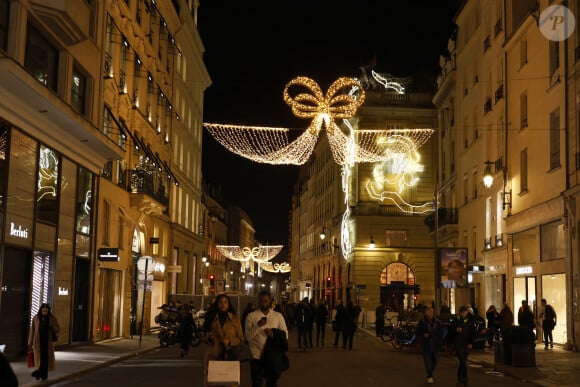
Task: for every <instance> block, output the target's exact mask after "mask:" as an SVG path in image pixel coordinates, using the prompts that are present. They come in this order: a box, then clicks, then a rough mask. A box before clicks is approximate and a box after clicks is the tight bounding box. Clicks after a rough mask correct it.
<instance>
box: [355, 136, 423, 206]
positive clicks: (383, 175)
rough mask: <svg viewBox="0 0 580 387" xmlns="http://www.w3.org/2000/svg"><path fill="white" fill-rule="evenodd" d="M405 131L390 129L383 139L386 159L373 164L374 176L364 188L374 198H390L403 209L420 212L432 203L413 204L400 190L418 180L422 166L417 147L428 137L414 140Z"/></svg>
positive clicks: (381, 199)
mask: <svg viewBox="0 0 580 387" xmlns="http://www.w3.org/2000/svg"><path fill="white" fill-rule="evenodd" d="M407 131H408V130H405V129H399V130H397V131H396V130H393V134H392V135H390V136H388V137H387V138H385V139H384V140H383V141H385V142H386V143H388V144H389V148H388V149H387V151H386V157H385V160H384V161H382V162H379V163H377V165H375V167H374V168H373V179H372V180H369V181H368V182H367V184H366V189H367V192H368V193H369V195H370V196H371V197H372V198H374V199H376V200H379V201H386V200H389V201H391V202H392V203H393V204H394V205H395V206H397V207H398V208H399V209H400V210H401V211H403V212H406V213H415V214H421V213H425V212H428V211H433V203H432V202H427V203H424V204H421V205H412V204H410V203H407V202H406V201H405V199H404V198H403V196H402V194H403V192H404V191H405V190H406V189H407V188H409V187H412V186H414V185H415V184H416V183H417V181H419V177H418V176H417V173H419V172H423V169H424V168H423V165H421V164H420V160H421V155H420V154H419V152H418V151H417V148H418V147H419V146H420V145H422V143H421V141H427V140H428V138H429V135H427V134H425V136H424V137H423V138H418V139H417V140H415V141H413V140H412V139H411V138H409V136H408V135H407V133H406V132H407ZM419 131H420V130H419ZM397 132H398V133H397Z"/></svg>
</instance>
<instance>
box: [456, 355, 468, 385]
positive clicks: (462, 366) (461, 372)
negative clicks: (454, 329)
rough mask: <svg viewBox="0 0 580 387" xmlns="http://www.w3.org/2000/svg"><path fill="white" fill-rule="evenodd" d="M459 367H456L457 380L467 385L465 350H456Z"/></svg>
mask: <svg viewBox="0 0 580 387" xmlns="http://www.w3.org/2000/svg"><path fill="white" fill-rule="evenodd" d="M457 359H459V367H457V381H458V382H460V383H463V384H465V385H467V351H465V350H463V351H458V352H457Z"/></svg>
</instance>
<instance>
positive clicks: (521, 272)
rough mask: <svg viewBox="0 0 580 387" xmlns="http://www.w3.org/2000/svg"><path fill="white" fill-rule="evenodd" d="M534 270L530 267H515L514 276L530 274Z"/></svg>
mask: <svg viewBox="0 0 580 387" xmlns="http://www.w3.org/2000/svg"><path fill="white" fill-rule="evenodd" d="M533 272H534V268H533V267H531V266H519V267H516V275H524V274H532V273H533Z"/></svg>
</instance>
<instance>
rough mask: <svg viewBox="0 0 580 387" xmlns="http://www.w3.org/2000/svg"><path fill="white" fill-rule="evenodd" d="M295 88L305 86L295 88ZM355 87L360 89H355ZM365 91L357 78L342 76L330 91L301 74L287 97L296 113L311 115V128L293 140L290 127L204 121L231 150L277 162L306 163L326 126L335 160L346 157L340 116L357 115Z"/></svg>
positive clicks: (287, 89) (287, 90)
mask: <svg viewBox="0 0 580 387" xmlns="http://www.w3.org/2000/svg"><path fill="white" fill-rule="evenodd" d="M295 89H305V90H301V91H299V92H295ZM352 90H357V91H358V92H357V93H353V92H352ZM364 100H365V95H364V91H363V90H362V88H361V87H360V84H359V83H358V81H357V80H356V79H354V78H347V77H342V78H339V79H337V80H336V81H334V82H333V83H332V85H330V87H329V89H328V91H327V92H326V94H323V92H322V89H321V88H320V86H319V85H318V84H317V83H316V82H315V81H313V80H312V79H310V78H307V77H297V78H294V79H293V80H291V81H290V82H288V84H287V85H286V87H285V88H284V101H285V102H286V103H287V104H288V105H289V106H290V108H291V109H292V112H293V113H294V115H295V116H296V117H299V118H305V119H310V120H311V122H310V125H309V126H308V128H307V130H306V131H305V132H304V133H302V134H301V135H300V136H299V137H298V138H297V139H295V140H293V141H290V140H289V137H288V132H289V129H288V128H276V127H260V126H243V125H224V124H214V123H204V124H203V125H204V127H205V128H206V129H207V130H208V131H209V132H210V134H211V135H212V136H213V137H214V138H215V139H216V141H218V142H219V143H220V144H222V145H223V146H224V147H225V148H226V149H228V150H229V151H230V152H232V153H235V154H237V155H239V156H242V157H244V158H247V159H250V160H252V161H255V162H260V163H266V164H274V165H282V164H286V165H302V164H304V163H305V162H306V161H307V160H308V159H309V158H310V156H311V155H312V152H313V150H314V146H315V145H316V142H317V141H318V138H319V135H320V131H321V130H322V129H323V127H324V128H325V129H326V133H327V137H328V138H329V141H330V143H331V147H332V150H333V158H334V160H335V161H336V162H337V163H339V164H341V163H342V162H343V160H344V153H345V150H344V149H345V145H346V142H347V141H348V136H347V135H345V134H344V133H343V132H342V131H341V130H340V129H339V127H338V126H337V124H336V120H342V119H346V118H350V117H352V116H354V114H355V113H356V111H357V109H358V108H359V107H360V106H361V105H362V104H363V103H364Z"/></svg>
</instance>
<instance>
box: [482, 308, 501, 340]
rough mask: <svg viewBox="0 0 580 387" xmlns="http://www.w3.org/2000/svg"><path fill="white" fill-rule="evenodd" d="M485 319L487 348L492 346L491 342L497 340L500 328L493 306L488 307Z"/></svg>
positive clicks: (497, 315) (497, 314)
mask: <svg viewBox="0 0 580 387" xmlns="http://www.w3.org/2000/svg"><path fill="white" fill-rule="evenodd" d="M485 319H486V320H487V329H489V338H488V339H487V342H488V343H489V346H490V347H491V346H493V341H494V340H498V339H499V328H500V319H499V312H498V311H497V309H496V308H495V305H490V306H489V308H488V309H487V312H485Z"/></svg>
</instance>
